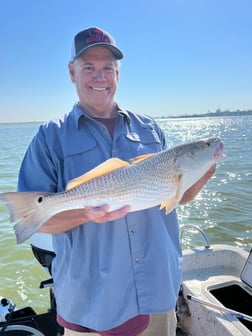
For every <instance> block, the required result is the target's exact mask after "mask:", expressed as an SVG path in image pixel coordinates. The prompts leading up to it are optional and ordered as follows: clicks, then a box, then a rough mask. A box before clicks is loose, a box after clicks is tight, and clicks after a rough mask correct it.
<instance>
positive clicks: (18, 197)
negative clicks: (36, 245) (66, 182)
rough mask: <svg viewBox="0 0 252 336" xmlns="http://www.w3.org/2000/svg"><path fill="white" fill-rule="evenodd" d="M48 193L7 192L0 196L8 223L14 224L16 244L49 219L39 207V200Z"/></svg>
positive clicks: (28, 236) (42, 208)
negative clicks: (8, 218)
mask: <svg viewBox="0 0 252 336" xmlns="http://www.w3.org/2000/svg"><path fill="white" fill-rule="evenodd" d="M45 195H48V193H43V192H41V193H39V192H7V193H1V194H0V200H1V201H3V202H4V204H5V205H6V207H7V208H8V210H9V214H10V221H11V222H12V223H14V224H15V225H14V230H15V234H16V238H17V243H22V242H24V241H25V240H26V239H28V238H30V236H31V235H32V234H33V233H34V232H36V231H37V230H38V229H39V228H40V227H41V226H42V225H43V224H44V223H45V222H46V221H47V220H48V219H49V218H50V216H49V217H48V216H47V213H46V209H45V208H44V207H43V206H40V203H41V202H40V199H41V198H42V200H43V197H44V196H45Z"/></svg>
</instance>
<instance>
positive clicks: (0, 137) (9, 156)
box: [0, 116, 252, 312]
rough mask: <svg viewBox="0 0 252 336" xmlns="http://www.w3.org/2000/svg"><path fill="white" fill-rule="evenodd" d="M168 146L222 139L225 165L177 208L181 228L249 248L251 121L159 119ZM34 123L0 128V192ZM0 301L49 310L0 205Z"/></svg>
mask: <svg viewBox="0 0 252 336" xmlns="http://www.w3.org/2000/svg"><path fill="white" fill-rule="evenodd" d="M158 123H159V124H160V126H161V127H162V129H163V130H164V131H165V134H166V136H167V139H168V143H169V144H170V145H171V146H172V145H176V144H178V143H181V142H186V141H190V140H192V139H198V138H202V137H210V136H220V137H221V138H222V139H223V141H224V144H225V154H226V156H227V158H226V160H224V161H222V162H220V163H219V164H218V167H217V170H216V175H215V177H214V178H212V179H211V180H210V181H209V183H208V184H207V185H206V186H205V187H204V189H203V190H202V192H201V193H200V194H199V195H198V197H197V198H196V199H195V200H194V201H192V202H191V203H190V204H187V205H184V206H179V207H178V215H179V220H180V224H181V225H183V224H196V225H199V226H200V227H201V228H202V229H204V231H205V232H206V234H207V236H208V238H209V241H210V244H216V243H218V244H231V245H235V246H238V247H241V248H244V249H246V250H250V248H251V247H252V226H251V204H252V194H251V190H252V154H251V153H252V117H251V116H249V117H224V118H221V117H217V118H186V119H182V118H179V119H160V120H158ZM38 126H39V125H38V124H9V125H5V124H2V125H1V124H0V192H1V191H2V192H3V191H14V190H15V188H16V184H17V174H18V170H19V166H20V163H21V160H22V158H23V155H24V153H25V150H26V148H27V145H28V144H29V142H30V141H31V139H32V137H33V135H34V134H35V132H36V131H37V129H38ZM202 243H203V242H202V240H201V237H200V236H199V235H198V234H197V233H195V232H194V233H186V234H185V235H184V240H183V244H182V246H183V248H186V247H189V246H194V245H196V244H202ZM0 265H1V268H0V296H7V297H8V298H12V299H13V300H14V301H15V303H16V304H17V306H18V307H24V306H26V305H31V306H32V307H33V308H34V309H35V310H36V311H37V312H44V311H45V310H46V309H47V307H48V306H49V295H48V290H47V289H39V284H40V281H42V280H45V279H47V278H48V277H49V276H48V275H47V274H46V273H45V272H44V270H43V269H42V267H41V266H40V265H39V264H38V263H37V261H36V260H35V258H34V257H33V255H32V252H31V249H30V246H29V243H28V242H25V243H23V244H21V245H17V244H16V241H15V236H14V233H13V230H12V227H11V225H10V224H9V221H8V213H7V211H6V209H5V207H4V206H3V205H2V204H0Z"/></svg>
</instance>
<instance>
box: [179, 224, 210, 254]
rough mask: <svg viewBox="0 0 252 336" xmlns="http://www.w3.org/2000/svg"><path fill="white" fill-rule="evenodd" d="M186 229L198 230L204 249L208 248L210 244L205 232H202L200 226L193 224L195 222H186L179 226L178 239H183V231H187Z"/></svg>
mask: <svg viewBox="0 0 252 336" xmlns="http://www.w3.org/2000/svg"><path fill="white" fill-rule="evenodd" d="M187 230H190V231H198V232H199V233H200V234H201V237H202V239H203V241H204V244H205V248H206V249H209V248H210V244H209V241H208V238H207V235H206V234H205V232H204V231H203V230H202V229H201V228H200V227H198V226H197V225H195V224H186V225H183V226H182V227H181V228H180V241H183V236H184V232H185V231H187Z"/></svg>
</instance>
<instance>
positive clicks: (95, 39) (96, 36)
mask: <svg viewBox="0 0 252 336" xmlns="http://www.w3.org/2000/svg"><path fill="white" fill-rule="evenodd" d="M88 33H89V37H87V40H86V43H99V42H103V43H104V42H105V43H109V44H110V39H109V38H108V37H107V36H106V35H104V34H103V32H102V31H101V30H99V29H97V28H95V29H94V28H91V29H89V30H88Z"/></svg>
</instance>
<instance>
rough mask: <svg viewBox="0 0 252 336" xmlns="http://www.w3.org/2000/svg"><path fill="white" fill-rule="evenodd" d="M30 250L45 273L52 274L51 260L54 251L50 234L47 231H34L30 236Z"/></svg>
mask: <svg viewBox="0 0 252 336" xmlns="http://www.w3.org/2000/svg"><path fill="white" fill-rule="evenodd" d="M30 244H31V249H32V252H33V254H34V256H35V258H36V259H37V260H38V262H39V263H40V264H41V266H42V267H43V268H44V269H45V271H46V272H47V273H49V274H50V275H52V272H51V270H52V261H53V258H54V257H55V252H54V249H53V244H52V236H51V235H50V234H48V233H35V234H33V235H32V237H31V238H30Z"/></svg>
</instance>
